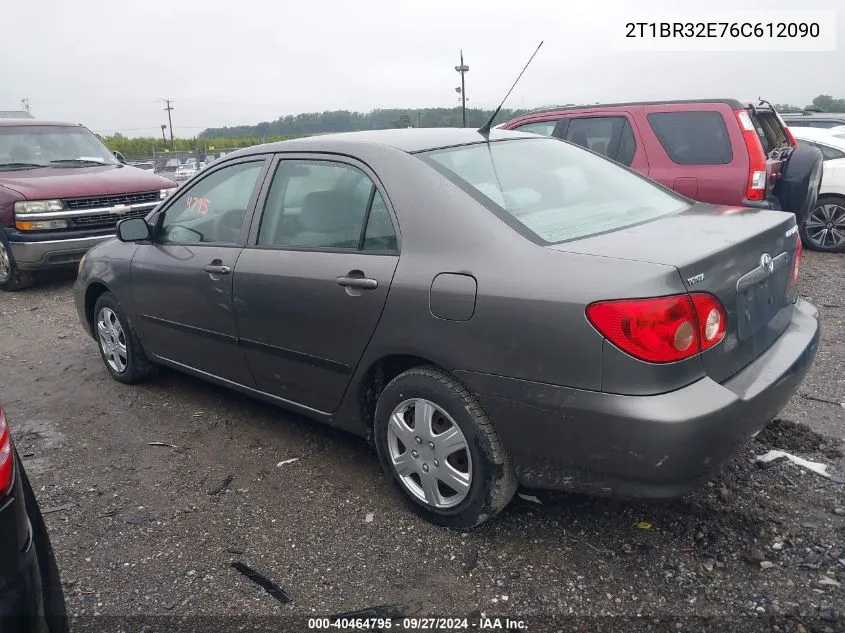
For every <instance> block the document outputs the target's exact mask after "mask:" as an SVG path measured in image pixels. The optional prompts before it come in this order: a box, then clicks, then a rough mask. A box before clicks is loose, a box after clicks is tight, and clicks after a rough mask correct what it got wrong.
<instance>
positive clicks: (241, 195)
mask: <svg viewBox="0 0 845 633" xmlns="http://www.w3.org/2000/svg"><path fill="white" fill-rule="evenodd" d="M263 164H264V161H263V159H262V160H259V161H253V162H246V163H236V164H234V165H229V166H227V167H223V168H222V169H218V170H217V171H215V172H213V173H210V174H209V175H208V176H207V177H205V178H203V179H202V180H200V181H199V182H197V183H195V184H193V185H191V186H190V187H188V188H187V189H186V190H185V191H183V192H181V194H180V195H179V196H178V197H177V198H176V199H175V200H174V201H173V203H172V204H171V205H169V206H168V207H167V210H166V211H165V215H164V218H163V220H162V223H161V227H160V229H159V233H158V236H157V239H158V241H160V242H162V243H179V244H199V243H209V244H237V243H238V240H239V238H240V235H241V229H242V227H243V224H244V219H245V218H246V212H247V207H248V206H249V201H250V198H251V197H252V192H253V190H254V189H255V183H256V182H257V180H258V175H259V174H260V173H261V168H262V167H263Z"/></svg>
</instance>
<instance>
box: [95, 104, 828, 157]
mask: <svg viewBox="0 0 845 633" xmlns="http://www.w3.org/2000/svg"><path fill="white" fill-rule="evenodd" d="M565 105H575V104H565ZM584 105H586V104H584ZM775 109H776V110H777V111H778V112H783V113H789V112H801V111H802V110H814V111H818V112H845V99H839V98H834V97H832V96H831V95H825V94H821V95H819V96H817V97H816V98H815V99H813V102H812V104H810V105H807V106H805V107H803V108H801V107H798V106H794V105H791V104H786V103H777V104H775ZM526 112H528V111H527V110H519V109H517V110H513V109H509V108H503V109H502V110H501V112H499V114H498V115H497V116H496V119H495V121H494V125H495V124H498V123H502V122H504V121H508V120H510V119H512V118H514V117H516V116H520V115H522V114H525V113H526ZM492 114H493V110H485V109H480V108H467V127H474V128H477V127H481V126H482V125H484V123H486V122H487V120H488V119H489V118H490V117H491V116H492ZM462 125H463V118H462V113H461V108H460V107H454V108H420V109H417V110H414V109H402V108H379V109H376V110H371V111H370V112H352V111H350V110H330V111H325V112H304V113H301V114H296V115H287V116H283V117H279V118H278V119H276V120H275V121H264V122H262V123H258V124H257V125H237V126H232V127H219V128H208V129H206V130H204V131H203V132H202V133H200V134H199V136H197V137H195V138H177V139H174V140H173V147H170V139H167V141H166V142H165V140H164V139H161V138H156V137H152V136H151V137H142V138H129V137H126V136H123V135H121V134H114V135H112V136H106V137H103V141H104V142H105V143H106V145H107V146H108V147H109V148H110V149H112V150H117V151H119V152H121V153H122V154H123V155H124V156H126V157H127V158H133V157H151V156H153V155H154V154H155V155H158V154H163V153H165V152H167V151H168V150H170V151H180V152H194V153H195V154H197V155H199V156H205V155H206V153H214V154H218V153H219V152H221V151H231V150H233V149H237V148H240V147H248V146H250V145H258V144H260V143H272V142H275V141H282V140H285V139H288V138H295V137H299V136H310V135H312V134H328V133H333V132H355V131H358V130H380V129H385V128H405V127H461V126H462Z"/></svg>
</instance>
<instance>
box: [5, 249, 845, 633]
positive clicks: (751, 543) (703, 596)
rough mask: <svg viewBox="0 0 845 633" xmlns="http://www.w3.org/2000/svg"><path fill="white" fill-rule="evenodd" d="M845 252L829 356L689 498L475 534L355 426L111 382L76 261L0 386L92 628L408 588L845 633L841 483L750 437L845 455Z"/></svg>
mask: <svg viewBox="0 0 845 633" xmlns="http://www.w3.org/2000/svg"><path fill="white" fill-rule="evenodd" d="M843 272H845V257H843V256H831V255H820V254H816V253H807V254H806V257H805V262H804V265H803V270H802V280H801V289H802V293H803V294H804V295H805V296H806V297H809V298H811V299H812V301H813V302H814V303H816V304H817V305H818V306H819V308H820V310H821V312H822V314H823V317H824V319H825V330H824V336H823V341H822V345H821V349H820V351H819V353H818V356H817V359H816V362H815V365H814V367H813V369H812V371H811V374H810V376H809V377H808V379H807V380H806V381H805V383H804V384H803V385H802V387H801V390H800V392H799V394H797V395H796V396H795V397H794V398H793V400H792V401H791V402H790V404H789V405H788V406H787V408H786V409H785V410H784V411H783V412H782V413H781V416H780V418H779V419H778V420H776V421H775V422H774V423H773V424H772V425H770V426H769V427H768V428H767V429H765V430H764V431H763V432H762V433H761V434H760V435H759V436H758V437H757V438H756V439H755V440H754V441H752V442H751V443H750V444H749V445H748V447H747V449H746V450H745V451H743V452H742V454H740V455H738V456H737V458H736V459H734V460H733V461H732V462H731V463H730V464H729V465H728V466H727V467H726V468H725V469H724V470H723V471H722V472H721V473H720V474H719V475H718V476H717V477H716V479H715V480H714V481H712V482H711V483H710V484H709V485H707V486H706V487H705V488H703V489H702V490H701V491H699V492H697V493H695V494H693V495H691V496H689V497H687V498H684V499H682V500H680V501H676V502H673V503H665V504H657V503H636V502H619V501H613V500H607V499H594V498H588V497H583V496H578V495H565V494H551V493H543V492H532V491H523V492H524V493H526V494H529V495H535V497H536V501H535V500H532V499H530V498H529V499H522V498H517V499H515V500H514V503H512V505H511V506H510V507H509V508H508V509H507V510H506V511H505V512H504V513H503V514H502V515H501V516H500V517H499V518H498V519H496V520H494V521H491V522H489V523H488V524H485V525H483V526H481V527H480V528H478V529H476V530H473V531H471V532H463V533H461V532H456V531H449V530H445V529H440V528H437V527H435V526H433V525H430V524H427V523H425V522H423V521H422V520H420V519H418V518H417V517H416V516H415V515H412V514H411V513H409V512H408V511H407V510H406V509H405V508H404V507H403V504H402V503H401V500H400V499H399V497H398V495H397V494H396V493H394V492H393V491H392V489H391V488H390V487H389V486H388V483H387V481H386V479H385V477H384V476H383V475H382V474H381V472H380V470H379V466H378V462H377V459H376V457H375V455H374V454H373V453H371V452H370V451H369V450H368V449H367V447H366V446H365V444H364V443H363V441H361V440H359V439H357V438H355V437H352V436H349V435H346V434H343V433H341V432H338V431H336V430H333V429H330V428H327V427H323V426H320V425H318V424H316V423H312V422H310V421H308V420H306V419H304V418H301V417H298V416H295V415H291V414H289V413H286V412H284V411H282V410H279V409H276V408H274V407H271V406H269V405H265V404H263V403H260V402H256V401H252V400H249V399H247V398H245V397H241V396H239V395H237V394H233V393H229V392H226V391H223V390H220V389H218V388H216V387H213V386H210V385H207V384H205V383H202V382H200V381H197V380H194V379H192V378H190V377H187V376H183V375H180V374H177V373H175V372H171V371H164V372H162V373H161V374H160V375H159V377H158V378H157V379H156V380H155V381H154V382H152V383H150V384H148V385H144V386H136V387H127V386H124V385H121V384H118V383H117V382H115V381H113V380H111V379H110V378H109V377H108V375H107V373H106V370H105V369H104V367H103V366H102V363H101V360H100V358H99V355H98V353H97V350H96V347H95V344H94V343H93V341H91V340H90V339H89V338H87V337H86V336H85V334H83V332H82V331H81V328H80V326H79V323H78V322H77V318H76V314H75V310H74V307H73V303H72V292H71V287H70V286H71V283H72V280H71V279H70V278H68V277H67V276H63V277H58V278H56V277H51V278H49V279H47V280H45V281H44V283H43V284H41V285H39V286H37V287H36V288H33V289H31V290H28V291H25V292H21V293H16V294H4V295H0V322H2V324H3V327H2V328H0V401H2V402H3V403H4V405H5V407H6V409H7V413H8V417H9V420H10V423H11V426H12V430H13V433H14V436H15V439H16V441H17V444H18V449H19V451H20V453H21V454H22V455H23V457H24V462H25V465H26V468H27V470H28V472H29V474H30V478H31V479H32V480H33V485H34V486H35V488H36V492H37V494H38V496H39V501H40V503H41V505H42V509H43V510H45V511H46V512H47V514H46V519H47V523H48V527H49V529H50V532H51V535H52V538H53V542H54V545H55V548H56V550H57V556H58V559H59V566H60V568H61V570H62V574H63V581H64V584H65V590H66V594H67V603H68V608H69V611H70V612H71V613H72V614H74V616H77V617H78V620H76V621H75V623H74V628H73V630H94V628H97V627H99V628H97V630H106V626H104V623H106V622H111V620H109V619H108V618H109V616H120V617H127V616H139V617H142V619H141V620H138V621H137V622H142V621H144V622H148V623H149V622H153V624H147V625H145V626H147V628H146V629H144V628H143V627H141V628H136V629H131V628H115V627H116V625H115V626H112V625H111V624H109V626H110V627H111V628H109V629H108V630H115V631H117V630H127V631H128V630H150V631H152V630H163V629H164V628H166V627H167V626H176V625H177V624H178V628H179V630H221V629H222V628H224V626H226V625H224V623H227V624H230V625H232V626H233V627H234V626H238V627H245V626H255V627H259V626H261V624H260V623H264V624H268V623H269V624H268V627H269V628H268V630H270V629H272V630H277V631H278V630H307V629H308V628H309V627H308V626H307V620H306V619H305V618H306V616H327V615H330V614H335V613H338V612H346V611H351V610H356V609H362V608H365V607H371V606H374V605H398V606H396V607H395V609H394V614H401V613H404V614H405V615H406V616H408V617H417V618H419V617H423V616H430V615H440V616H452V617H457V616H468V617H470V620H469V621H468V624H469V629H470V630H472V629H474V628H477V625H478V624H479V623H480V622H481V621H480V620H479V618H480V617H481V615H482V614H483V615H484V616H486V617H494V616H499V617H501V618H505V617H507V618H510V619H511V620H523V621H524V627H523V629H522V630H528V631H546V630H549V631H575V630H577V631H588V630H606V631H622V630H624V631H640V630H643V631H645V630H653V631H675V632H677V631H680V630H685V631H691V630H719V631H726V632H727V631H731V632H734V631H745V630H771V631H784V632H787V631H788V632H789V633H792V632H796V633H802V632H813V631H825V632H828V633H830V632H833V631H841V630H845V590H843V589H842V587H841V585H842V584H845V516H843V514H845V509H843V508H845V485H841V484H836V483H833V482H832V481H829V480H827V479H824V478H822V477H820V476H818V475H816V474H813V473H810V472H806V471H804V470H802V469H801V468H800V467H798V466H795V465H793V464H791V463H788V462H787V463H783V462H779V463H776V464H775V465H774V466H773V467H771V468H768V469H763V468H760V467H758V466H756V465H755V464H754V455H755V454H760V453H763V452H765V451H767V450H768V449H770V448H780V449H784V450H787V451H791V452H794V453H796V454H798V455H800V456H802V457H806V458H808V459H812V460H815V461H820V462H823V463H825V464H829V465H830V467H831V471H832V472H834V473H839V474H845V458H843V454H842V453H843V449H845V444H843V438H845V406H843V405H841V404H840V403H842V402H845V371H843V368H842V367H843V363H845V275H843ZM151 442H163V443H166V444H169V445H171V446H154V445H150V443H151ZM294 458H296V460H297V461H292V462H289V463H282V465H279V464H280V463H281V462H284V461H285V460H290V459H294ZM538 501H539V504H538V503H537V502H538ZM233 561H241V562H243V563H245V564H247V565H249V566H251V567H252V568H254V569H256V570H258V571H260V572H261V573H263V574H265V575H266V576H267V577H269V578H270V579H272V580H273V581H274V582H276V583H278V584H279V585H281V587H283V589H284V591H285V592H286V593H287V594H288V595H289V596H290V597H291V598H292V601H291V602H290V603H287V604H281V603H280V602H279V601H277V600H276V599H274V598H273V597H272V596H271V595H269V594H268V593H267V592H265V591H264V590H263V589H262V588H261V587H259V586H258V585H257V584H254V583H253V582H251V581H250V580H249V579H247V578H246V577H245V576H243V575H242V574H241V573H239V572H238V571H236V570H235V569H234V568H232V566H231V563H232V562H233ZM95 615H97V616H100V618H94V617H92V616H95ZM153 616H155V618H153V619H147V620H144V619H143V618H152V617H153ZM181 617H184V618H187V619H179V618H181ZM262 617H267V618H270V619H269V620H266V621H265V620H261V619H260V618H262ZM156 618H157V619H156ZM191 623H195V624H197V628H195V629H191V628H190V626H189V625H190V624H191ZM492 623H493V624H495V621H492ZM399 624H400V622H397V623H396V624H395V625H394V628H396V627H398V626H399ZM501 624H502V628H504V626H505V624H506V623H505V621H504V619H503V620H501ZM511 624H512V623H511ZM139 626H140V625H139ZM90 627H94V628H90ZM511 628H512V629H515V628H517V627H515V626H511ZM174 630H176V629H174ZM444 630H460V629H459V627H453V628H451V629H444Z"/></svg>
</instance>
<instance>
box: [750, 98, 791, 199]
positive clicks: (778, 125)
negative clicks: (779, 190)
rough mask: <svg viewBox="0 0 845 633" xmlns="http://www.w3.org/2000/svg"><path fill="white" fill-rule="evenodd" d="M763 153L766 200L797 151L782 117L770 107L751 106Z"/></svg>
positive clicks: (751, 116) (753, 121) (752, 118)
mask: <svg viewBox="0 0 845 633" xmlns="http://www.w3.org/2000/svg"><path fill="white" fill-rule="evenodd" d="M746 111H747V112H748V116H749V117H750V119H751V123H752V124H753V125H754V130H755V131H756V132H757V136H758V137H760V144H761V145H762V146H763V153H764V154H765V155H766V198H767V199H768V198H770V197H771V196H772V193H773V190H774V188H775V185H776V184H777V182H778V180H779V179H780V176H781V173H782V172H783V166H784V164H785V163H786V159H787V158H789V155H790V154H791V153H792V150H794V149H795V144H794V142H793V139H792V138H791V137H790V135H789V134H788V132H787V131H786V124H785V123H784V122H783V119H781V118H780V115H779V114H778V113H777V112H776V111H775V110H773V109H772V108H770V107H765V106H762V105H761V106H755V105H753V104H749V105H748V107H747V108H746Z"/></svg>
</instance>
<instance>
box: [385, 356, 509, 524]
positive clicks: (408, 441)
mask: <svg viewBox="0 0 845 633" xmlns="http://www.w3.org/2000/svg"><path fill="white" fill-rule="evenodd" d="M374 436H375V443H376V449H377V451H378V454H379V459H380V461H381V465H382V468H383V469H384V471H385V473H386V474H387V476H388V478H390V480H391V481H392V482H393V484H394V485H396V487H397V488H398V489H399V491H400V492H401V493H402V495H403V496H404V497H405V499H406V500H407V502H408V503H409V504H410V506H411V508H412V509H413V510H414V511H415V512H416V513H417V514H419V515H420V516H422V517H423V518H424V519H426V520H428V521H430V522H432V523H435V524H437V525H442V526H445V527H451V528H461V529H462V528H469V527H473V526H476V525H479V524H480V523H483V522H484V521H486V520H488V519H490V518H492V517H494V516H496V515H497V514H498V513H499V512H501V511H502V510H503V509H504V508H505V506H507V504H508V503H509V502H510V500H511V498H513V495H514V493H515V492H516V488H517V481H516V477H515V475H514V472H513V469H512V467H511V463H510V459H509V457H508V455H507V454H506V453H505V450H504V447H503V446H502V442H501V439H500V438H499V435H498V433H497V432H496V430H495V429H494V428H493V425H492V424H491V422H490V420H489V419H488V418H487V414H486V413H485V411H484V409H483V407H482V406H481V403H480V402H479V401H478V399H477V398H475V396H473V395H472V394H471V393H470V392H469V390H467V388H466V387H465V386H464V385H463V384H461V383H460V382H459V381H458V380H457V379H455V378H454V377H453V376H451V375H450V374H448V373H447V372H444V371H442V370H440V369H438V368H435V367H415V368H413V369H409V370H408V371H406V372H404V373H402V374H400V375H399V376H397V377H396V378H394V379H393V380H392V381H391V382H390V383H389V384H388V385H387V386H386V387H385V388H384V391H382V393H381V395H380V396H379V400H378V404H377V405H376V414H375V429H374Z"/></svg>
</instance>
